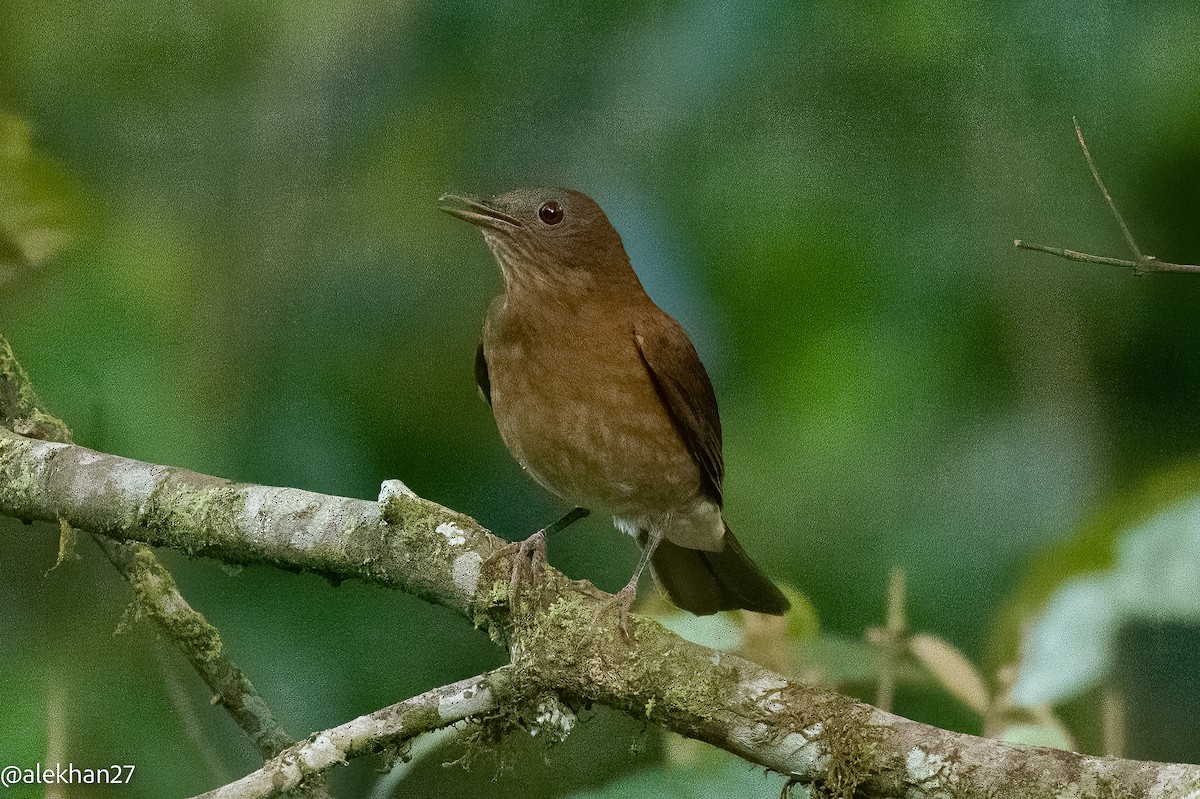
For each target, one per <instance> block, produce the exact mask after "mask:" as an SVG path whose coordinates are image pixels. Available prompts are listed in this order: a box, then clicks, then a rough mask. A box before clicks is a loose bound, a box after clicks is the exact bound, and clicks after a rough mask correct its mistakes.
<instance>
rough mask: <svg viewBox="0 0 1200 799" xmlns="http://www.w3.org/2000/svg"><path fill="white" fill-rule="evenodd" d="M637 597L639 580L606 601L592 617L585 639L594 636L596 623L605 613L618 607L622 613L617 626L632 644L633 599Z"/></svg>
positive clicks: (628, 642)
mask: <svg viewBox="0 0 1200 799" xmlns="http://www.w3.org/2000/svg"><path fill="white" fill-rule="evenodd" d="M635 599H637V581H636V580H634V581H633V582H631V583H629V585H627V586H625V587H624V588H622V589H621V590H620V591H618V592H617V593H616V594H614V595H613V596H612V597H611V598H610V599H607V600H605V601H604V604H603V605H601V606H600V609H599V610H597V611H596V615H595V616H593V617H592V623H591V624H590V625H588V631H587V633H585V634H584V639H585V640H586V639H589V638H591V637H592V632H593V631H594V630H595V629H596V625H597V624H598V623H599V622H600V617H601V616H603V615H604V614H605V613H608V612H609V611H611V610H613V609H616V610H617V612H618V613H619V614H620V616H619V617H618V620H617V626H618V627H619V628H620V630H621V637H622V638H624V639H625V643H627V644H632V643H633V641H634V626H633V601H634V600H635Z"/></svg>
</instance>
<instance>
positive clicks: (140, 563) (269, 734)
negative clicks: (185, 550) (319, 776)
mask: <svg viewBox="0 0 1200 799" xmlns="http://www.w3.org/2000/svg"><path fill="white" fill-rule="evenodd" d="M0 425H7V426H9V427H11V428H12V429H13V430H15V431H17V432H19V433H22V434H24V435H27V436H30V437H31V438H34V439H40V440H43V441H46V442H56V443H59V444H69V443H71V441H72V436H71V431H70V428H68V426H67V425H66V423H64V422H63V421H62V420H60V419H58V418H56V417H54V416H52V415H51V414H49V413H47V412H46V411H44V410H43V409H42V407H41V403H40V402H39V401H38V398H37V395H36V394H35V393H34V391H33V387H32V384H31V383H30V381H29V376H28V375H27V374H26V373H25V370H24V369H23V368H22V367H21V364H20V362H19V361H18V360H17V358H16V355H14V354H13V351H12V347H11V346H10V345H9V343H8V341H7V339H5V338H4V337H3V336H0ZM91 532H92V537H93V539H94V540H95V541H96V544H97V545H98V546H99V547H100V550H101V551H102V552H103V553H104V555H105V557H107V558H108V560H109V562H110V563H112V565H113V567H114V568H115V569H116V570H117V571H118V572H119V573H120V574H121V576H122V577H124V578H125V580H126V581H127V582H128V583H129V585H130V586H131V587H132V588H133V593H134V603H135V604H134V606H135V608H136V609H137V613H138V614H139V615H140V616H145V617H147V618H149V619H150V620H151V621H152V622H153V623H154V624H155V625H156V626H157V628H158V630H159V632H161V633H162V634H163V635H164V637H165V638H166V639H167V640H168V641H170V642H171V643H172V644H173V645H174V646H175V648H176V649H178V650H179V651H180V652H181V653H182V654H183V656H184V657H186V658H187V659H188V660H189V661H190V662H191V664H192V666H193V667H194V668H195V669H196V672H197V673H198V674H199V675H200V678H201V679H202V680H204V682H205V684H206V685H208V687H209V688H210V689H212V691H213V692H214V694H215V701H216V702H217V703H219V704H220V705H221V706H222V707H224V708H225V710H226V711H227V712H228V713H229V715H230V717H231V718H232V719H233V721H234V723H236V724H237V725H238V726H239V727H241V728H242V730H243V731H244V732H245V733H246V734H247V735H248V736H249V737H250V740H251V741H252V742H253V744H254V746H255V748H256V749H258V751H259V752H260V753H261V754H262V756H263V757H264V758H269V757H272V756H274V755H276V754H278V753H279V752H280V751H282V750H283V749H284V748H285V747H287V746H289V745H290V744H291V743H292V741H293V740H294V739H293V738H292V737H291V736H290V735H288V733H287V731H286V730H285V729H284V728H283V726H282V725H281V724H280V723H279V722H278V721H277V720H276V719H275V715H274V714H273V713H272V712H271V709H270V707H268V706H267V703H266V702H265V701H264V700H263V698H262V696H261V695H260V694H259V693H258V690H257V689H256V688H255V687H254V684H253V683H252V682H251V681H250V679H249V678H248V677H246V675H245V674H244V673H243V672H242V671H241V669H239V668H238V667H237V665H236V664H235V663H234V662H233V661H232V660H231V659H230V658H229V657H228V656H227V655H225V654H224V653H223V651H222V649H223V647H222V643H221V636H220V633H219V632H218V631H217V628H216V627H214V626H213V625H212V624H210V623H209V622H208V620H207V619H205V618H204V616H203V614H201V613H200V612H199V611H197V610H195V609H194V608H192V606H191V605H190V604H188V602H187V600H186V599H184V597H183V595H182V594H181V593H180V592H179V588H178V586H177V585H176V583H175V578H174V577H173V576H172V575H171V572H170V571H168V570H167V568H166V567H165V566H163V565H162V563H161V562H160V561H159V560H158V558H157V557H156V556H155V554H154V551H153V550H151V549H150V547H148V546H146V545H145V544H143V543H140V542H137V541H129V542H122V541H118V540H114V539H112V538H109V537H108V536H105V535H103V534H102V533H101V532H99V531H96V530H92V531H91ZM60 558H61V553H60ZM298 795H303V796H307V797H311V799H321V797H328V796H329V793H328V791H327V789H326V786H325V785H324V783H323V782H322V781H320V780H315V781H312V782H310V784H309V785H308V786H307V787H306V788H305V790H304V791H303V792H302V794H298Z"/></svg>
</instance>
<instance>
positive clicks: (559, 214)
mask: <svg viewBox="0 0 1200 799" xmlns="http://www.w3.org/2000/svg"><path fill="white" fill-rule="evenodd" d="M564 215H565V214H564V213H563V207H562V206H561V205H559V204H558V203H557V202H556V201H555V200H551V201H550V202H548V203H542V207H541V208H539V209H538V219H540V220H542V221H543V222H545V223H546V224H547V225H557V224H558V223H559V222H561V221H563V216H564Z"/></svg>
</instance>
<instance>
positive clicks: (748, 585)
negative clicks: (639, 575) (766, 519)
mask: <svg viewBox="0 0 1200 799" xmlns="http://www.w3.org/2000/svg"><path fill="white" fill-rule="evenodd" d="M724 542H725V548H724V549H722V550H721V551H720V552H704V551H703V550H699V549H688V548H687V547H681V546H679V545H678V544H672V543H671V542H670V541H668V540H666V539H665V538H664V539H663V540H662V541H660V542H659V544H658V548H657V549H655V550H654V554H653V555H651V556H650V569H651V571H652V572H653V573H654V579H655V580H657V581H658V583H659V585H661V586H662V587H663V588H664V589H665V590H666V592H667V595H668V596H670V597H671V601H672V602H674V603H675V604H676V605H678V606H679V607H681V608H683V609H684V610H688V611H691V612H692V613H695V614H696V615H697V616H706V615H708V614H709V613H716V612H717V611H719V610H735V609H737V608H742V609H745V610H752V611H754V612H755V613H770V614H772V615H774V616H782V615H783V614H784V613H785V612H786V611H787V609H788V608H789V607H790V606H791V605H790V604H789V603H788V601H787V598H786V597H785V596H784V595H783V592H781V591H780V590H779V589H778V588H777V587H776V586H775V584H774V583H773V582H771V580H770V579H769V578H768V577H767V575H765V574H763V572H762V570H761V569H759V568H758V566H756V565H755V564H754V561H752V560H750V556H749V555H747V554H746V550H744V549H742V545H741V544H739V543H738V540H737V539H736V538H734V536H733V531H731V530H730V529H729V526H728V525H726V527H725V536H724Z"/></svg>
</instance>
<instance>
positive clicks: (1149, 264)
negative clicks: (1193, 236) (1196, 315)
mask: <svg viewBox="0 0 1200 799" xmlns="http://www.w3.org/2000/svg"><path fill="white" fill-rule="evenodd" d="M1071 121H1072V122H1074V123H1075V136H1076V138H1078V139H1079V147H1080V149H1082V150H1083V157H1084V159H1085V160H1086V161H1087V165H1088V169H1089V170H1091V173H1092V177H1093V178H1094V179H1095V181H1096V185H1097V186H1099V187H1100V193H1101V194H1103V195H1104V202H1105V203H1107V204H1108V210H1110V211H1112V215H1113V217H1114V218H1115V219H1116V220H1117V225H1118V226H1119V227H1120V228H1121V235H1122V236H1124V237H1125V243H1126V244H1128V245H1129V249H1130V251H1131V252H1132V253H1133V257H1134V260H1132V261H1129V260H1126V259H1124V258H1108V257H1105V256H1103V255H1089V254H1088V253H1084V252H1076V251H1075V250H1066V249H1063V248H1062V247H1047V246H1046V245H1044V244H1032V243H1030V242H1027V241H1022V240H1021V239H1016V240H1015V241H1013V246H1014V247H1016V248H1017V249H1019V250H1033V251H1034V252H1044V253H1049V254H1050V255H1057V256H1058V257H1059V258H1066V259H1068V260H1071V261H1082V262H1084V263H1089V264H1105V265H1106V266H1120V267H1124V268H1125V269H1132V270H1133V273H1134V274H1135V275H1139V276H1140V275H1146V274H1149V273H1150V272H1200V265H1196V264H1175V263H1171V262H1170V261H1160V260H1158V259H1157V258H1155V257H1154V256H1153V255H1146V254H1144V253H1143V252H1142V250H1141V248H1140V247H1138V245H1137V241H1136V240H1134V238H1133V233H1131V232H1130V230H1129V226H1128V225H1127V224H1125V217H1123V216H1121V212H1120V211H1118V210H1117V204H1116V203H1115V202H1114V201H1113V198H1112V194H1111V193H1110V192H1109V190H1108V187H1107V186H1105V185H1104V180H1103V179H1102V178H1101V177H1100V170H1098V169H1097V168H1096V162H1095V161H1094V160H1093V159H1092V151H1091V150H1090V149H1088V146H1087V142H1086V141H1085V140H1084V138H1083V130H1082V129H1081V128H1080V127H1079V120H1078V119H1076V118H1075V117H1071Z"/></svg>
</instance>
